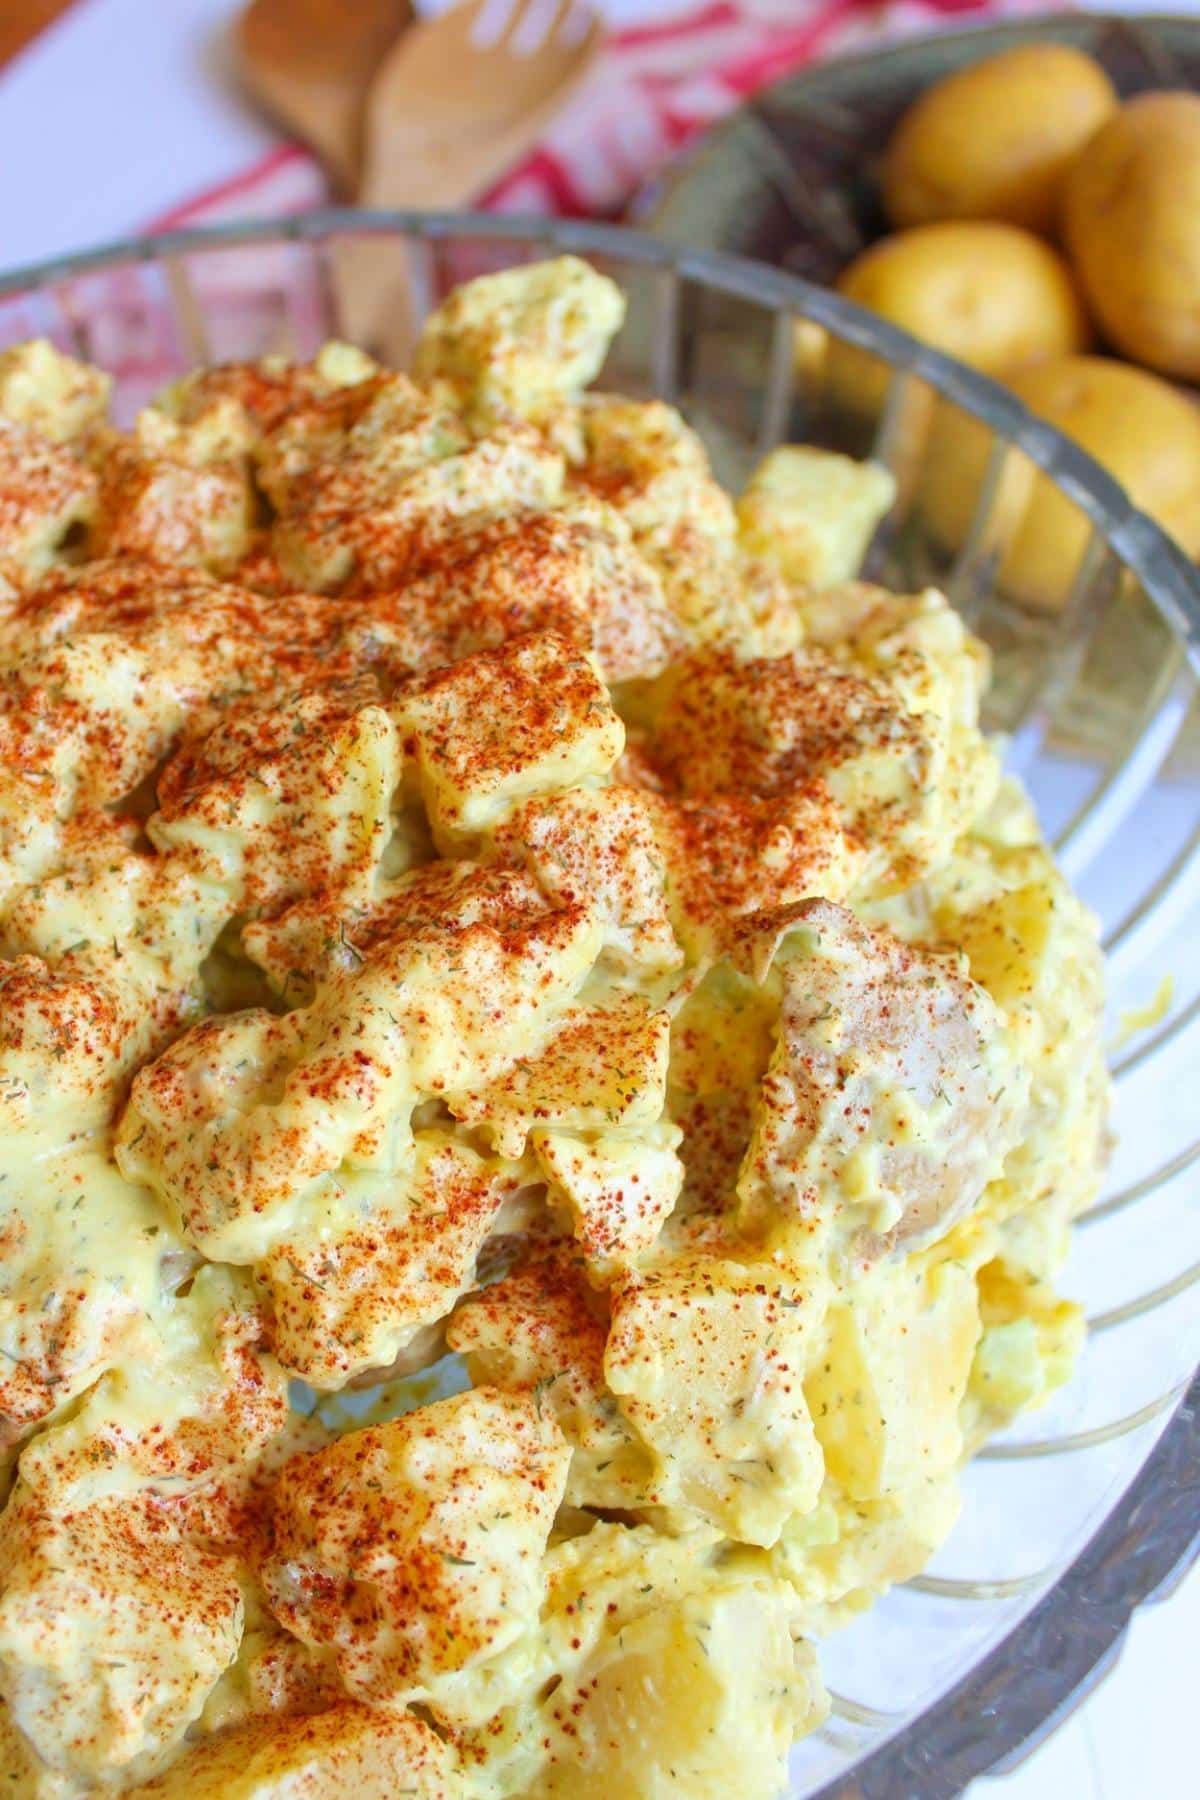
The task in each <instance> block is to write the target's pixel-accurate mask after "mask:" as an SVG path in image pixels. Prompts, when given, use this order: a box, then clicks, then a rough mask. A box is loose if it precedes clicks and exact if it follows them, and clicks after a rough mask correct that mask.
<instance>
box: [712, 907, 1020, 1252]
mask: <svg viewBox="0 0 1200 1800" xmlns="http://www.w3.org/2000/svg"><path fill="white" fill-rule="evenodd" d="M758 930H759V934H760V950H759V953H760V954H765V955H766V956H767V958H768V960H769V956H770V954H771V953H772V951H774V952H775V954H776V956H777V958H778V960H779V961H780V965H781V974H782V986H783V993H782V1011H781V1016H780V1029H779V1038H778V1042H777V1044H776V1048H775V1052H774V1055H773V1057H772V1062H771V1067H770V1069H769V1071H768V1073H767V1076H766V1079H765V1080H764V1082H763V1086H762V1095H761V1099H760V1102H759V1115H758V1123H757V1126H756V1129H755V1134H754V1138H753V1140H752V1142H751V1145H750V1149H749V1152H748V1153H747V1157H746V1162H745V1165H744V1167H743V1171H742V1175H741V1178H740V1181H739V1190H738V1191H739V1194H740V1197H741V1216H742V1219H743V1222H744V1224H745V1225H746V1227H747V1228H748V1229H750V1230H754V1231H758V1232H760V1233H763V1234H766V1235H768V1236H769V1235H771V1234H772V1233H773V1232H776V1231H778V1232H781V1233H782V1234H783V1235H784V1236H785V1237H786V1238H787V1239H788V1240H789V1241H791V1242H793V1243H797V1242H799V1243H803V1242H806V1241H807V1242H808V1243H810V1244H811V1245H812V1248H813V1251H818V1250H819V1249H820V1247H821V1246H822V1245H824V1247H825V1251H826V1253H827V1254H832V1255H833V1256H834V1257H835V1260H838V1259H841V1260H843V1261H844V1262H845V1264H846V1265H847V1266H849V1265H851V1264H853V1263H854V1262H855V1261H856V1260H857V1259H864V1258H865V1259H866V1260H873V1259H875V1258H878V1257H880V1256H884V1255H889V1254H892V1253H893V1252H897V1251H909V1250H912V1249H914V1248H916V1247H917V1246H918V1245H920V1244H922V1243H926V1242H928V1241H930V1240H931V1239H934V1238H937V1237H940V1236H941V1235H943V1234H944V1233H945V1232H946V1231H948V1230H949V1228H950V1227H951V1225H953V1224H954V1223H955V1222H956V1221H957V1220H958V1219H960V1218H962V1217H963V1215H964V1214H966V1213H968V1212H970V1211H971V1209H972V1208H973V1207H974V1206H975V1205H976V1204H977V1203H978V1201H979V1199H980V1196H981V1195H982V1193H983V1190H984V1188H985V1187H986V1185H987V1183H988V1182H989V1181H990V1180H992V1179H993V1177H995V1176H996V1175H998V1174H999V1173H1000V1170H1001V1167H1002V1165H1003V1161H1004V1158H1005V1156H1006V1155H1007V1153H1008V1152H1009V1151H1010V1150H1011V1149H1012V1148H1013V1146H1014V1145H1015V1144H1016V1142H1017V1140H1018V1138H1019V1137H1020V1134H1021V1130H1022V1127H1023V1125H1024V1122H1025V1113H1026V1106H1027V1102H1028V1092H1029V1077H1028V1071H1027V1069H1026V1068H1025V1066H1024V1064H1023V1063H1022V1062H1021V1060H1020V1057H1019V1054H1018V1052H1017V1048H1016V1046H1015V1044H1014V1043H1013V1041H1012V1037H1011V1034H1010V1033H1009V1031H1008V1029H1007V1027H1006V1025H1005V1022H1004V1018H1003V1015H1002V1014H1001V1013H1000V1012H999V1011H998V1010H997V1008H996V1006H995V1005H994V1003H993V1002H992V1001H991V999H990V998H989V996H988V995H987V994H986V992H985V991H984V990H983V989H982V988H980V987H977V986H976V985H975V984H974V983H973V982H972V981H971V980H970V979H969V977H968V976H967V975H966V974H965V973H963V972H962V970H961V969H960V968H958V967H957V966H956V965H955V963H954V962H953V961H952V960H951V959H949V958H947V957H938V956H932V955H929V954H928V953H926V952H922V951H919V950H914V949H912V948H910V947H909V946H908V945H906V944H903V943H901V942H900V940H899V939H898V938H895V937H893V936H892V935H891V934H890V933H887V932H882V931H869V930H868V929H867V928H866V927H865V926H863V925H861V924H859V923H858V921H857V920H856V919H855V918H854V916H853V914H852V913H850V912H848V911H846V910H845V909H843V908H842V907H837V906H831V905H829V904H828V903H826V902H825V901H821V900H813V901H805V902H803V903H802V904H801V905H800V906H798V907H790V908H785V909H784V910H783V911H782V912H781V913H779V914H775V915H771V914H766V915H764V916H763V919H762V921H761V922H760V923H759V925H758ZM776 946H778V949H777V950H776V949H775V947H776ZM746 948H747V953H748V954H750V955H751V956H753V940H752V938H751V937H750V935H749V934H748V936H747V945H746Z"/></svg>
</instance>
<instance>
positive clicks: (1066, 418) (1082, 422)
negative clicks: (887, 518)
mask: <svg viewBox="0 0 1200 1800" xmlns="http://www.w3.org/2000/svg"><path fill="white" fill-rule="evenodd" d="M1009 386H1010V387H1011V388H1012V389H1013V391H1014V393H1015V394H1016V395H1017V397H1018V398H1019V399H1021V400H1023V401H1024V402H1025V404H1026V406H1028V407H1029V409H1030V411H1031V412H1035V413H1037V414H1038V416H1039V417H1040V418H1043V419H1046V420H1047V421H1048V422H1049V423H1050V424H1051V425H1055V426H1057V427H1058V429H1059V430H1060V431H1062V432H1063V433H1064V434H1065V435H1066V436H1067V437H1069V438H1073V439H1074V441H1075V442H1076V443H1077V444H1079V445H1081V446H1082V448H1083V449H1085V450H1087V451H1088V452H1089V453H1090V455H1092V456H1094V457H1095V459H1096V461H1097V462H1099V463H1101V464H1102V465H1103V466H1104V468H1106V469H1107V470H1108V472H1109V473H1110V474H1111V475H1112V476H1113V477H1114V478H1115V479H1116V480H1117V481H1119V482H1120V483H1121V485H1122V486H1123V487H1124V488H1125V489H1126V491H1127V492H1128V494H1129V496H1130V498H1131V499H1132V500H1133V502H1134V504H1135V505H1136V506H1138V507H1140V508H1141V510H1142V511H1143V512H1146V513H1148V514H1149V515H1150V517H1151V518H1153V519H1156V520H1157V521H1158V523H1159V524H1160V525H1162V526H1163V527H1164V528H1165V529H1166V530H1167V531H1169V532H1170V533H1171V534H1172V536H1173V537H1175V538H1176V539H1177V540H1178V542H1179V543H1180V544H1181V545H1182V547H1183V549H1184V550H1185V551H1186V552H1187V553H1188V555H1189V556H1196V555H1197V554H1200V409H1197V407H1196V406H1195V405H1194V404H1193V403H1192V402H1191V401H1190V400H1187V399H1185V398H1184V396H1183V395H1182V394H1179V393H1177V392H1176V390H1175V389H1174V388H1173V387H1170V386H1169V385H1168V384H1167V383H1166V382H1165V381H1161V380H1160V379H1159V378H1158V376H1156V375H1151V374H1148V373H1147V371H1146V370H1144V369H1134V368H1131V367H1130V366H1129V365H1128V364H1126V363H1119V362H1115V361H1112V360H1110V359H1109V358H1107V357H1101V356H1064V357H1058V358H1056V359H1055V360H1054V361H1051V362H1043V363H1037V364H1034V365H1032V366H1030V367H1029V368H1026V369H1021V370H1018V371H1017V372H1016V373H1015V374H1014V375H1012V376H1011V377H1010V379H1009ZM991 442H992V438H991V434H990V433H989V432H988V431H987V429H986V428H985V427H984V426H982V425H980V424H978V423H977V422H976V421H974V420H972V419H970V418H968V417H967V416H966V415H965V414H963V413H961V412H958V411H957V410H956V409H954V408H951V407H948V406H943V407H940V408H939V409H938V412H937V415H936V417H935V420H934V424H933V429H932V432H931V435H930V439H929V444H928V448H927V454H926V465H925V477H924V480H923V483H922V491H921V505H922V510H923V512H924V514H925V517H926V519H927V521H928V523H929V525H930V527H931V529H932V531H933V534H934V536H935V537H937V538H938V539H939V541H940V542H941V543H943V544H944V545H946V546H947V547H948V548H953V549H957V548H959V547H960V546H961V545H962V543H963V542H964V541H965V539H966V534H967V530H968V527H969V524H970V520H971V514H972V511H973V509H974V505H975V500H976V498H977V495H978V491H979V483H980V480H981V479H982V476H983V470H984V465H985V462H986V459H987V454H988V450H989V448H990V445H991ZM998 507H999V511H1000V513H1001V515H1002V516H1003V517H1004V518H1005V520H1006V521H1007V523H1008V525H1009V526H1010V528H1011V535H1010V536H1009V539H1008V548H1007V551H1006V553H1005V556H1004V560H1003V563H1002V565H1001V569H1000V585H1001V587H1002V588H1003V589H1004V590H1005V592H1007V593H1008V594H1009V595H1011V597H1012V598H1014V599H1017V600H1020V601H1021V602H1023V603H1024V604H1025V605H1027V606H1031V607H1034V608H1037V609H1038V610H1040V611H1058V610H1059V609H1060V608H1061V607H1062V606H1063V605H1064V604H1065V602H1066V600H1067V598H1068V596H1069V594H1070V590H1071V583H1072V580H1073V578H1074V576H1075V574H1076V572H1077V570H1078V568H1079V563H1080V560H1081V558H1082V556H1083V553H1084V551H1085V549H1086V547H1087V542H1088V537H1089V532H1090V527H1089V525H1088V523H1087V520H1086V519H1085V518H1084V516H1083V514H1082V513H1081V512H1080V511H1079V509H1078V508H1077V507H1076V506H1074V505H1073V504H1072V502H1071V501H1069V500H1068V499H1067V498H1066V497H1065V496H1064V495H1063V494H1061V493H1060V492H1059V491H1058V490H1057V489H1056V488H1055V487H1054V485H1053V483H1051V482H1050V481H1048V480H1047V479H1046V478H1045V477H1044V476H1042V475H1041V474H1039V473H1038V472H1037V471H1036V470H1035V469H1034V467H1033V465H1032V464H1031V463H1029V462H1028V461H1027V460H1026V459H1025V458H1024V457H1010V458H1009V459H1008V466H1007V467H1006V469H1005V472H1004V478H1003V481H1002V484H1001V490H1000V493H999V495H998Z"/></svg>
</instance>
